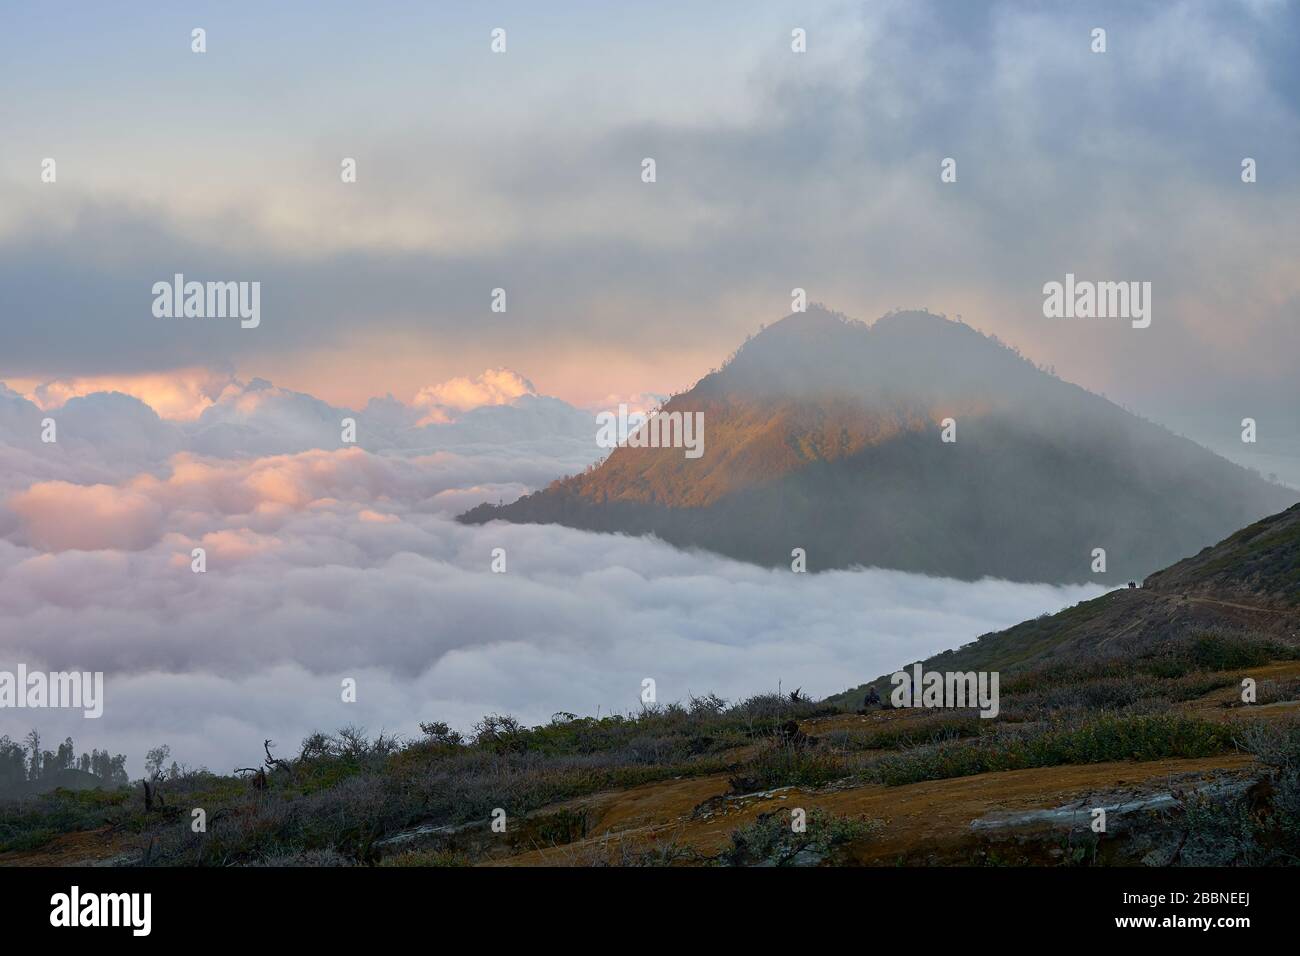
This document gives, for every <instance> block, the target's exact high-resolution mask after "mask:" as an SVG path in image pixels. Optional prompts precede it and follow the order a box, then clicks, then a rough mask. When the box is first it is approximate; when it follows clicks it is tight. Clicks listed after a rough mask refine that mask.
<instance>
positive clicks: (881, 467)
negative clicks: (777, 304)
mask: <svg viewBox="0 0 1300 956" xmlns="http://www.w3.org/2000/svg"><path fill="white" fill-rule="evenodd" d="M665 410H666V411H668V412H669V413H677V412H682V413H691V414H698V415H701V416H702V419H703V422H704V424H703V433H702V434H703V445H702V450H701V454H700V455H699V456H697V457H694V458H686V457H685V456H684V454H683V452H682V450H681V449H679V448H675V447H635V446H623V447H619V448H616V449H614V450H613V451H612V452H611V453H610V455H609V457H608V458H607V459H606V460H605V461H604V462H602V463H601V464H600V465H599V466H598V467H596V468H595V469H593V470H590V471H588V472H586V473H584V474H581V475H575V476H573V477H571V478H566V479H564V480H562V481H558V482H555V483H553V484H552V485H551V486H550V487H549V488H547V489H546V490H545V491H542V492H539V493H537V494H534V495H529V496H526V497H524V498H522V499H520V500H519V501H517V502H515V503H513V504H510V505H505V506H503V507H498V508H493V507H490V506H486V505H485V506H481V507H480V508H477V509H475V510H474V511H473V512H470V513H468V514H466V515H464V516H462V518H463V520H466V521H470V522H481V521H488V520H492V519H494V518H504V519H506V520H512V521H522V522H556V523H561V524H566V525H570V526H572V527H578V528H586V529H590V530H596V531H622V532H627V533H633V534H655V535H657V536H658V537H660V538H662V539H664V540H666V541H668V542H670V543H673V544H677V545H682V546H692V547H702V548H708V549H710V550H713V551H717V552H721V553H723V554H726V555H729V556H732V557H736V558H740V559H743V560H749V561H753V562H755V563H758V564H763V565H768V566H782V565H788V563H789V560H790V552H791V549H792V548H794V547H802V548H805V549H806V551H807V555H808V560H809V566H810V567H815V568H818V569H828V568H844V567H853V566H855V565H876V566H879V567H888V568H895V569H899V570H904V571H921V572H926V573H931V574H940V575H945V576H949V577H957V578H966V579H971V578H979V577H985V576H990V577H1002V578H1009V579H1012V580H1021V581H1024V580H1030V581H1055V582H1079V581H1095V582H1097V583H1106V582H1116V583H1119V582H1122V581H1127V580H1128V579H1129V578H1136V577H1141V576H1143V575H1145V574H1147V573H1149V572H1151V571H1153V570H1154V569H1156V568H1159V567H1162V566H1164V565H1167V564H1169V563H1170V562H1171V561H1173V560H1174V559H1176V558H1177V557H1179V556H1181V555H1183V554H1188V553H1190V552H1192V551H1194V550H1196V549H1197V548H1200V547H1201V546H1203V545H1204V544H1206V543H1209V542H1212V541H1215V540H1218V539H1219V538H1221V537H1222V536H1223V535H1224V534H1226V533H1228V532H1230V531H1232V530H1233V529H1234V528H1239V527H1241V526H1242V525H1244V524H1247V523H1249V522H1250V521H1254V520H1256V519H1257V518H1259V517H1260V515H1263V514H1267V513H1269V512H1272V511H1276V510H1278V509H1279V508H1283V507H1286V506H1288V505H1290V504H1292V503H1294V500H1295V498H1294V496H1293V495H1292V494H1291V493H1290V492H1289V491H1288V490H1286V489H1283V488H1280V487H1278V486H1274V485H1270V484H1268V483H1267V482H1265V481H1263V480H1262V479H1260V478H1259V477H1258V476H1256V475H1252V474H1251V473H1249V472H1247V471H1246V470H1245V469H1243V468H1239V467H1238V466H1236V465H1233V464H1231V463H1229V462H1228V461H1225V460H1224V459H1222V458H1219V457H1218V456H1216V455H1214V454H1213V453H1212V452H1210V451H1208V450H1206V449H1204V448H1201V447H1200V446H1198V445H1196V444H1194V443H1193V442H1190V441H1188V440H1187V439H1183V438H1179V437H1177V436H1175V435H1173V434H1172V433H1170V432H1168V431H1166V430H1165V429H1163V428H1160V427H1159V426H1157V425H1154V424H1152V423H1150V422H1147V421H1144V420H1142V419H1140V418H1137V417H1136V416H1134V415H1131V414H1130V413H1128V412H1126V411H1124V410H1123V409H1121V408H1119V407H1117V406H1115V405H1113V404H1111V403H1110V402H1107V401H1106V400H1105V399H1103V398H1101V397H1100V396H1097V395H1093V394H1091V393H1089V392H1087V391H1085V390H1084V389H1082V388H1079V387H1078V386H1075V385H1071V384H1069V383H1068V382H1063V381H1061V380H1060V379H1058V378H1055V377H1054V376H1052V375H1049V374H1047V373H1046V372H1043V371H1040V370H1039V369H1037V368H1035V367H1034V365H1033V364H1031V363H1030V362H1028V361H1026V360H1025V359H1024V358H1022V357H1021V356H1020V354H1019V353H1018V352H1016V351H1015V350H1014V349H1011V348H1008V347H1007V346H1005V345H1003V344H1002V343H1001V342H999V341H997V340H996V339H993V338H991V337H989V336H986V335H984V334H982V333H980V332H978V331H977V330H975V329H973V328H971V327H970V326H968V325H966V324H964V323H962V322H955V321H952V320H950V319H947V318H945V317H943V316H939V315H934V314H933V313H930V312H925V311H911V312H895V313H890V314H889V315H886V316H884V317H882V318H881V319H879V320H878V321H877V322H876V323H875V324H874V325H870V326H869V325H866V324H864V323H862V322H856V321H853V320H850V319H848V318H846V317H844V316H842V315H839V314H838V313H835V312H832V311H830V310H828V309H824V308H813V309H809V311H808V312H807V313H801V314H796V315H790V316H787V317H785V318H784V319H782V320H781V321H779V322H777V323H775V324H773V325H772V326H770V327H768V328H765V329H763V330H762V331H760V332H759V334H758V335H756V336H754V337H752V338H750V339H749V340H747V341H746V342H745V343H744V345H743V346H742V347H741V348H740V349H738V350H737V351H736V353H735V354H734V355H733V356H732V357H731V359H730V360H728V361H727V362H726V363H725V364H724V366H723V367H722V369H721V370H719V371H717V372H712V373H710V374H709V375H708V376H706V377H705V378H703V379H701V380H700V382H698V383H697V384H696V386H695V387H694V388H692V389H690V390H689V391H687V392H685V393H682V394H680V395H676V396H674V397H673V398H672V399H671V401H669V403H668V404H667V405H666V406H665ZM950 429H952V430H953V431H952V437H953V438H955V440H952V441H950V440H947V439H945V438H943V437H942V435H943V433H945V432H948V431H949V430H950ZM1098 547H1100V548H1104V549H1105V550H1106V553H1107V560H1108V572H1106V573H1101V574H1097V573H1094V572H1093V571H1092V570H1091V555H1092V553H1093V549H1095V548H1098Z"/></svg>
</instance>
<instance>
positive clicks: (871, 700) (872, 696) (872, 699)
mask: <svg viewBox="0 0 1300 956" xmlns="http://www.w3.org/2000/svg"><path fill="white" fill-rule="evenodd" d="M879 706H880V695H879V694H878V693H876V688H874V687H871V688H869V689H868V690H867V699H866V700H864V701H863V702H862V709H863V710H869V709H870V708H872V707H879Z"/></svg>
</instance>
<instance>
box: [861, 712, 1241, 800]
mask: <svg viewBox="0 0 1300 956" xmlns="http://www.w3.org/2000/svg"><path fill="white" fill-rule="evenodd" d="M1232 733H1233V732H1232V730H1231V728H1229V727H1225V726H1224V725H1221V724H1215V723H1211V722H1209V721H1206V720H1200V719H1197V718H1191V717H1183V716H1180V715H1176V714H1147V715H1129V716H1121V715H1114V714H1102V715H1100V716H1096V717H1091V718H1088V719H1085V720H1081V721H1076V722H1071V723H1068V724H1067V723H1061V724H1052V725H1049V726H1047V727H1046V728H1044V729H1040V730H1037V731H1034V732H1030V733H1018V732H1013V731H1009V732H1003V733H1000V734H997V735H990V736H986V737H981V738H979V739H978V740H975V741H972V742H969V743H964V742H957V743H942V744H934V745H929V746H925V747H918V748H915V749H913V750H910V751H907V752H905V753H901V754H897V755H889V756H886V757H882V758H880V759H879V760H877V761H875V762H874V763H873V764H872V765H871V766H870V768H869V769H868V770H867V772H866V776H867V777H868V779H872V780H877V781H879V782H881V783H885V784H888V785H890V786H900V785H902V784H908V783H918V782H920V781H923V780H943V779H947V778H950V777H966V776H971V775H973V774H977V773H989V772H995V771H1003V770H1023V769H1025V768H1028V767H1054V766H1058V765H1061V764H1088V763H1103V762H1106V761H1112V760H1160V759H1164V758H1168V757H1207V756H1210V755H1211V754H1216V753H1223V752H1226V751H1228V750H1231V749H1233V744H1234V742H1233V736H1232Z"/></svg>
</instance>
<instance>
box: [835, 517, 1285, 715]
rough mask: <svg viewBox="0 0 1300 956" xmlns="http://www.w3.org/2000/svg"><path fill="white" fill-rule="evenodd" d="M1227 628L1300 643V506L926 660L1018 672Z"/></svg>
mask: <svg viewBox="0 0 1300 956" xmlns="http://www.w3.org/2000/svg"><path fill="white" fill-rule="evenodd" d="M1226 633H1236V634H1245V635H1249V636H1251V637H1252V638H1255V639H1259V640H1264V641H1275V642H1277V643H1279V644H1283V645H1289V646H1293V647H1300V505H1296V506H1294V507H1292V508H1289V509H1288V510H1286V511H1284V512H1282V513H1281V514H1276V515H1272V516H1270V517H1268V518H1265V519H1263V520H1262V521H1257V522H1255V523H1254V524H1252V525H1251V526H1250V527H1247V528H1243V529H1242V530H1241V531H1238V532H1237V533H1235V534H1233V535H1231V536H1229V537H1228V538H1226V539H1224V540H1223V541H1220V542H1219V543H1218V544H1216V545H1214V546H1212V547H1208V548H1204V549H1203V550H1202V551H1201V552H1200V553H1199V554H1197V555H1196V556H1195V557H1192V558H1186V559H1184V560H1182V561H1179V562H1178V563H1177V564H1174V565H1173V566H1172V567H1169V568H1166V569H1164V570H1163V571H1158V572H1156V573H1155V574H1153V575H1151V576H1150V577H1149V578H1147V579H1146V581H1145V582H1143V586H1142V587H1141V588H1122V589H1120V590H1116V591H1111V592H1109V593H1107V594H1103V595H1102V596H1101V597H1098V598H1094V599H1093V600H1091V601H1082V602H1080V603H1079V604H1076V605H1075V606H1074V607H1071V608H1066V609H1065V610H1063V611H1061V612H1059V613H1057V614H1052V615H1044V616H1043V617H1040V618H1037V619H1035V620H1032V621H1025V622H1023V623H1021V624H1017V625H1016V626H1015V627H1011V628H1008V629H1007V630H1005V631H998V632H996V633H992V634H985V635H983V636H982V637H980V638H979V639H978V640H976V641H973V642H971V643H970V644H966V645H964V646H963V647H960V648H958V649H956V650H951V651H945V652H943V653H942V654H937V655H935V656H934V657H931V658H929V659H927V660H925V661H923V662H922V663H923V666H924V668H925V669H926V670H927V671H929V670H936V671H971V670H974V671H1012V672H1014V671H1018V670H1024V669H1026V668H1028V667H1031V666H1032V667H1038V666H1043V665H1048V664H1067V665H1068V664H1073V663H1087V662H1096V661H1103V660H1107V659H1111V660H1114V659H1131V658H1133V657H1136V656H1140V655H1150V654H1158V653H1159V651H1160V649H1161V647H1162V645H1165V644H1167V643H1169V642H1172V641H1178V640H1186V639H1189V638H1191V639H1196V638H1198V637H1202V636H1209V637H1211V638H1212V637H1213V636H1214V635H1216V634H1226ZM909 666H910V665H909ZM1225 666H1230V665H1225ZM872 685H874V686H875V687H876V688H877V689H878V690H879V691H880V692H881V693H882V695H884V693H885V692H886V691H887V690H888V689H889V687H890V684H889V678H888V676H882V677H878V678H876V679H875V680H874V681H871V682H869V684H863V685H862V686H861V687H858V688H854V689H852V690H849V691H845V692H844V693H843V694H837V695H835V696H834V697H831V698H829V700H830V701H831V702H833V703H844V704H850V703H852V702H854V701H857V702H859V703H860V702H861V699H862V696H863V694H864V693H865V692H866V688H867V687H868V686H872Z"/></svg>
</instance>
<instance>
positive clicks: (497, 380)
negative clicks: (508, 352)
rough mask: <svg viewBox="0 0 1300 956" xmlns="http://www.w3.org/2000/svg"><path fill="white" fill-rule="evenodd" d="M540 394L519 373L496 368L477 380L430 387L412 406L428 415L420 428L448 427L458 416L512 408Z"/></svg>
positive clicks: (418, 393) (417, 394)
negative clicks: (490, 408)
mask: <svg viewBox="0 0 1300 956" xmlns="http://www.w3.org/2000/svg"><path fill="white" fill-rule="evenodd" d="M536 394H537V389H535V388H534V387H533V383H532V382H530V381H528V379H526V378H524V377H523V376H522V375H520V374H519V373H518V372H514V371H511V370H510V369H508V368H496V369H487V370H486V371H485V372H483V374H481V375H478V376H475V377H474V378H463V377H462V378H453V379H449V380H448V381H446V382H442V383H441V384H438V385H428V386H426V387H424V388H422V389H420V390H419V391H418V392H416V394H415V398H414V399H412V401H411V404H412V405H414V406H415V407H416V408H419V409H421V410H423V411H424V412H425V414H424V417H423V419H422V420H421V421H420V422H419V424H421V425H431V424H445V423H447V422H451V421H454V420H455V416H454V413H455V412H465V411H469V410H470V409H472V408H480V407H482V406H484V405H509V404H510V403H511V402H513V401H514V400H515V399H517V398H521V397H523V396H524V395H536Z"/></svg>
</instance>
